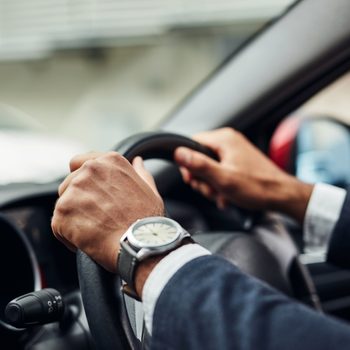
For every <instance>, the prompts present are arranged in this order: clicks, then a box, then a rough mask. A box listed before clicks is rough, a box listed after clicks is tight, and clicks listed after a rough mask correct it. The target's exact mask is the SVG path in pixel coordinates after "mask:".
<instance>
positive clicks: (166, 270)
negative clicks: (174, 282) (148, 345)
mask: <svg viewBox="0 0 350 350" xmlns="http://www.w3.org/2000/svg"><path fill="white" fill-rule="evenodd" d="M210 254H211V253H210V252H209V251H208V250H207V249H205V248H203V247H201V246H200V245H198V244H186V245H184V246H182V247H180V248H178V249H176V250H174V251H173V252H171V253H170V254H168V255H167V256H166V257H164V258H163V259H162V260H161V261H160V262H159V263H158V264H157V265H156V267H155V268H154V269H153V270H152V272H151V273H150V275H149V276H148V278H147V280H146V282H145V285H144V287H143V292H142V305H143V312H144V318H145V325H146V328H147V331H148V333H149V334H152V323H153V313H154V309H155V306H156V303H157V300H158V298H159V296H160V294H161V292H162V291H163V289H164V287H165V286H166V284H167V283H168V282H169V280H170V279H171V277H173V276H174V275H175V273H176V272H177V271H178V270H179V269H180V268H181V267H183V266H184V265H185V264H187V263H188V262H190V261H191V260H193V259H196V258H198V257H200V256H203V255H210Z"/></svg>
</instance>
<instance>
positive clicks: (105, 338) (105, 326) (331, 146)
mask: <svg viewBox="0 0 350 350" xmlns="http://www.w3.org/2000/svg"><path fill="white" fill-rule="evenodd" d="M349 18H350V3H349V2H348V1H347V0H334V1H332V2H329V1H326V0H300V1H297V2H296V3H294V4H293V5H292V6H290V7H289V8H288V9H287V11H286V12H285V13H284V14H283V15H282V16H280V17H279V18H277V19H276V20H274V21H273V22H271V23H269V24H268V25H267V26H265V27H264V28H263V29H262V30H261V31H259V32H258V33H257V34H256V35H255V36H254V37H253V38H251V39H250V40H249V41H248V42H246V43H244V44H243V45H242V46H240V47H239V49H238V50H236V51H235V52H234V53H233V54H232V55H231V56H230V57H228V59H227V60H226V61H225V62H224V63H223V64H222V65H221V66H220V67H219V68H218V69H217V70H215V71H214V72H213V73H212V74H211V75H210V76H209V77H208V78H207V79H206V80H205V81H204V82H202V83H201V84H200V85H199V86H198V87H197V88H196V89H194V90H193V91H192V93H191V94H189V95H188V96H187V97H186V98H185V99H184V100H183V101H182V102H181V103H180V104H179V105H178V106H177V107H176V108H175V109H174V110H173V111H172V112H171V113H170V115H169V116H167V117H166V118H165V119H163V120H162V121H161V122H160V123H159V124H158V125H157V127H156V128H154V129H153V130H151V131H150V132H147V133H142V134H137V135H131V136H130V137H129V138H127V139H125V140H117V139H116V140H115V141H116V142H115V144H116V146H115V148H114V150H116V151H118V152H120V153H121V154H123V155H124V156H125V157H126V158H127V159H128V160H132V159H133V157H135V156H136V155H141V156H143V157H144V158H145V159H146V160H147V161H146V165H147V168H148V169H149V170H150V171H151V172H152V174H153V175H154V177H155V179H156V183H157V186H158V189H159V191H160V193H161V195H162V197H163V199H164V201H165V204H166V209H167V214H168V216H169V217H171V218H173V219H174V220H176V221H178V222H179V223H180V224H181V225H182V226H183V227H184V228H186V229H187V230H188V231H189V232H190V233H192V234H193V237H194V239H195V240H196V241H197V242H199V243H200V244H202V245H203V246H205V247H207V248H208V249H209V250H211V251H212V252H213V253H216V254H219V255H222V256H224V257H225V258H226V259H228V260H229V261H231V262H232V263H234V264H236V265H238V266H239V267H240V268H241V269H242V270H243V271H245V272H247V273H249V274H252V275H253V276H255V277H257V278H259V279H261V280H263V281H264V282H266V283H268V284H270V285H272V286H273V287H274V288H277V289H278V290H280V291H281V292H282V293H285V294H287V295H288V296H290V297H291V298H295V299H296V300H298V301H299V302H302V303H304V304H307V305H309V306H310V307H311V308H314V309H316V310H317V311H318V312H324V313H327V314H330V315H332V316H335V317H338V318H341V319H343V320H344V321H346V322H349V321H350V271H347V270H345V269H341V268H338V267H336V266H333V265H331V264H329V263H327V262H325V252H323V253H322V254H318V255H317V254H315V252H310V251H307V249H306V248H307V247H305V246H304V243H303V240H302V229H303V228H302V227H300V225H298V224H297V223H295V222H293V221H292V220H291V219H290V218H288V217H284V216H283V215H280V214H278V213H260V212H251V211H247V210H243V209H241V208H238V207H235V206H231V207H229V208H227V209H225V210H221V209H218V208H217V207H216V206H215V204H214V203H212V202H210V201H209V200H207V199H205V198H203V197H202V196H200V195H199V194H198V193H195V192H194V191H193V190H192V189H191V188H190V187H189V186H187V185H185V184H184V183H183V182H182V180H181V176H180V173H179V171H178V169H177V167H176V166H175V165H174V162H173V158H172V154H173V151H174V150H175V149H176V147H178V146H183V145H184V146H188V147H190V148H194V149H196V150H199V151H200V152H204V153H207V154H209V155H211V156H212V157H215V155H212V154H210V152H209V151H208V149H206V148H205V147H202V146H201V145H199V144H197V143H196V142H194V141H192V140H191V139H190V136H191V135H193V134H195V133H196V132H200V131H203V130H210V129H216V128H220V127H232V128H235V129H237V130H239V131H240V132H242V133H243V134H244V135H246V136H247V137H248V138H249V139H250V140H251V141H252V142H253V143H254V144H255V145H256V146H257V147H258V148H259V149H261V150H262V151H263V152H264V153H266V154H268V155H269V156H270V158H271V159H272V160H274V161H275V162H276V163H277V164H278V165H279V166H281V167H283V168H284V169H285V170H286V171H288V172H290V173H292V174H294V175H296V176H298V177H299V178H301V179H303V180H304V181H310V182H319V181H322V182H327V183H330V184H334V185H337V186H340V187H344V188H346V187H347V186H348V185H349V183H350V177H349V176H350V175H349V174H350V172H349V169H348V168H349V166H348V165H347V164H350V163H349V162H348V160H350V131H349V126H348V125H347V124H346V123H345V122H341V121H338V120H336V119H334V118H333V116H330V115H311V116H310V118H309V116H305V115H303V114H302V113H300V112H299V110H298V109H299V108H300V107H301V106H302V105H303V104H304V103H305V102H307V101H308V100H309V99H310V98H312V97H313V96H315V95H316V94H317V93H318V92H320V91H321V90H323V89H324V88H326V87H327V86H329V85H330V84H331V83H333V82H334V81H336V80H337V79H338V78H340V77H342V76H344V75H345V74H346V73H348V72H349V69H350V45H349V44H350V21H349ZM305 48H307V49H305ZM290 120H297V123H294V124H293V125H294V126H295V127H294V128H291V127H290V125H291V124H290ZM288 121H289V124H287V127H285V128H284V130H282V129H283V125H285V123H286V122H288ZM322 130H323V131H322ZM324 130H326V132H325V131H324ZM276 135H277V136H278V138H277V136H276ZM281 138H282V143H278V142H277V146H276V140H277V139H278V140H281ZM281 144H282V146H281ZM334 154H337V158H335V157H334ZM339 159H341V160H340V161H339ZM252 171H254V169H252ZM59 183H60V181H54V182H50V183H43V184H21V185H20V186H19V185H17V186H6V187H4V188H2V189H1V195H0V211H1V212H0V227H1V230H0V240H1V244H0V249H1V250H2V252H1V254H0V259H1V262H2V264H1V265H0V266H1V276H3V277H2V283H1V285H2V287H1V288H0V293H1V294H0V344H1V345H0V347H1V348H2V349H33V350H34V349H37V350H39V349H48V350H51V349H52V350H54V349H68V350H69V349H75V350H77V349H95V348H96V349H111V348H117V349H133V350H134V349H142V348H148V347H149V344H150V339H149V336H148V334H147V332H145V330H144V325H143V319H142V308H141V304H140V303H139V302H136V301H134V300H133V299H131V298H129V297H127V296H124V295H123V294H122V293H121V292H120V283H121V281H120V280H119V279H118V276H115V275H112V274H110V273H108V272H106V271H105V270H103V269H102V268H101V267H99V266H98V265H96V264H95V263H94V262H93V261H92V260H91V259H90V258H89V257H88V256H86V255H85V254H84V253H82V252H78V253H77V254H74V253H72V252H71V251H69V250H67V249H66V248H65V247H64V246H63V245H62V244H61V243H60V242H58V241H57V240H56V239H55V238H54V236H53V235H52V233H51V226H50V223H51V217H52V212H53V208H54V205H55V202H56V200H57V189H58V185H59ZM44 288H54V289H55V290H57V291H58V292H59V293H60V295H59V296H58V295H57V296H56V297H57V298H56V299H54V300H56V301H59V300H61V299H60V298H61V297H62V298H63V300H64V303H65V312H64V316H63V311H62V312H61V311H60V312H61V313H59V314H58V316H57V317H56V318H45V317H43V316H42V315H40V312H37V314H36V315H34V316H35V317H34V316H33V318H30V317H29V316H28V321H27V323H22V324H17V325H16V323H15V322H14V321H13V320H9V318H8V317H5V312H4V310H5V307H6V305H7V303H8V302H9V301H11V300H12V299H14V298H17V297H20V296H21V295H24V294H26V293H31V292H33V291H40V290H42V289H44ZM15 325H16V326H15Z"/></svg>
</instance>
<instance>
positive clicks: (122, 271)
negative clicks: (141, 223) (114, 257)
mask: <svg viewBox="0 0 350 350" xmlns="http://www.w3.org/2000/svg"><path fill="white" fill-rule="evenodd" d="M137 264H138V260H137V258H136V252H135V251H134V250H133V249H132V248H131V247H130V246H129V245H128V244H127V243H126V242H120V251H119V257H118V266H117V271H118V274H119V276H120V277H121V278H122V280H123V281H125V282H126V283H127V284H128V286H129V288H130V289H132V290H135V282H134V281H135V278H134V277H135V271H136V266H137Z"/></svg>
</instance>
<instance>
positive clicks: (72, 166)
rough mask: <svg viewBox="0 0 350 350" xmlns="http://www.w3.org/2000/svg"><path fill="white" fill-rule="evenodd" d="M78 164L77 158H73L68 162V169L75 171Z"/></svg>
mask: <svg viewBox="0 0 350 350" xmlns="http://www.w3.org/2000/svg"><path fill="white" fill-rule="evenodd" d="M78 163H79V156H74V157H73V158H72V159H71V160H70V161H69V169H71V170H72V169H75V168H77V166H78Z"/></svg>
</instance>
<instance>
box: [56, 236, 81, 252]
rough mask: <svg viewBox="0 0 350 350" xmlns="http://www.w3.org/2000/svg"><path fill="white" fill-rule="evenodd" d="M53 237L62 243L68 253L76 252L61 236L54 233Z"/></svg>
mask: <svg viewBox="0 0 350 350" xmlns="http://www.w3.org/2000/svg"><path fill="white" fill-rule="evenodd" d="M54 236H55V237H56V238H57V239H58V240H59V241H60V242H61V243H63V244H64V245H65V246H66V247H67V248H68V249H69V250H70V251H72V252H76V251H77V248H76V247H75V246H74V245H73V244H71V243H70V242H69V241H67V240H66V239H65V238H64V237H63V236H61V235H60V234H58V233H54Z"/></svg>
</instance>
